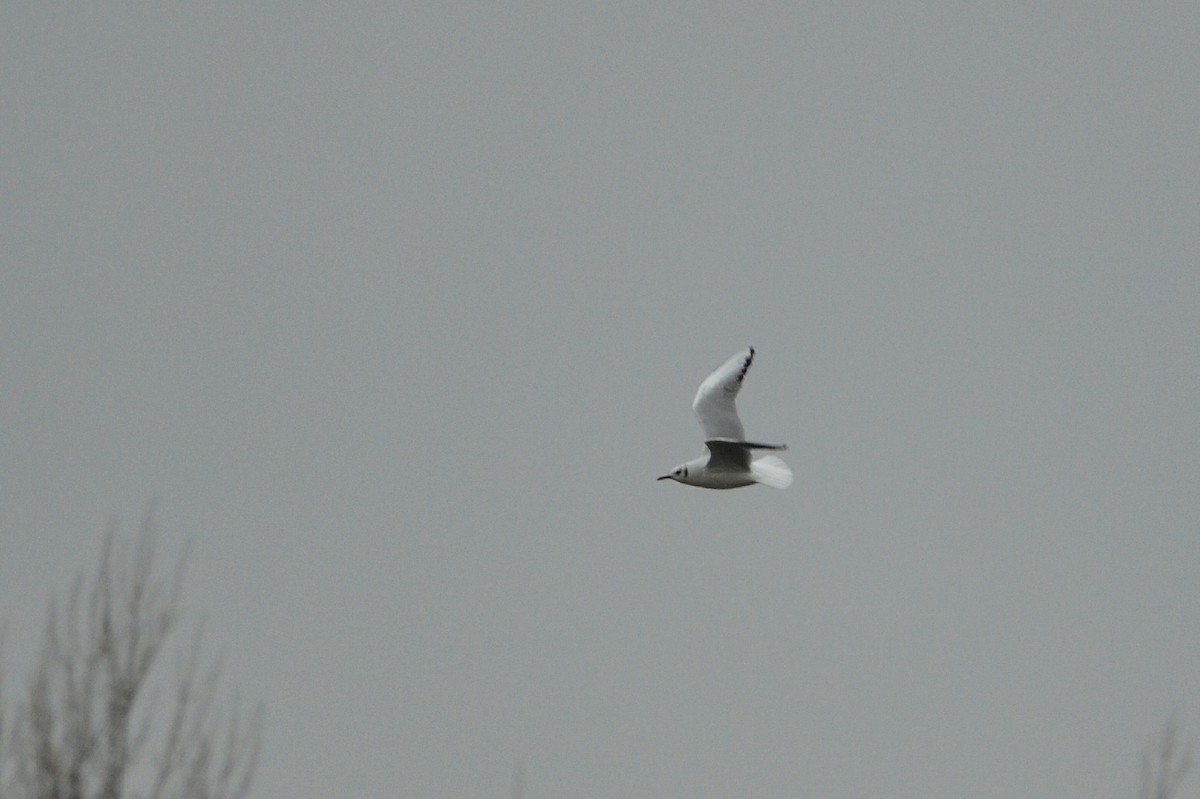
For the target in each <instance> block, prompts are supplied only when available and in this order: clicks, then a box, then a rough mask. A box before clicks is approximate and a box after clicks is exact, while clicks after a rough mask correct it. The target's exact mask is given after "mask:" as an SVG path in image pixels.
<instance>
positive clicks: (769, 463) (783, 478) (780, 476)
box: [750, 455, 792, 488]
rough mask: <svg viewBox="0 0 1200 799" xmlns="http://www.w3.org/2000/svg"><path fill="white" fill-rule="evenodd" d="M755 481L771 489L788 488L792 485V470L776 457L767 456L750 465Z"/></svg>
mask: <svg viewBox="0 0 1200 799" xmlns="http://www.w3.org/2000/svg"><path fill="white" fill-rule="evenodd" d="M750 472H751V473H752V474H753V475H754V479H755V481H757V482H759V483H762V484H763V485H769V486H770V487H771V488H787V487H788V486H790V485H791V484H792V470H791V469H789V468H788V466H787V464H786V463H784V462H783V461H782V460H780V459H779V458H777V457H775V456H774V455H767V456H764V457H762V458H759V459H758V460H756V461H754V462H753V463H751V464H750Z"/></svg>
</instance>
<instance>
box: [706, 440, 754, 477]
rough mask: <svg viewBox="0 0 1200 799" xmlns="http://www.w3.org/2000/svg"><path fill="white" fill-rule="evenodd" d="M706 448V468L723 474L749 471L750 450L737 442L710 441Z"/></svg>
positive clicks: (707, 442)
mask: <svg viewBox="0 0 1200 799" xmlns="http://www.w3.org/2000/svg"><path fill="white" fill-rule="evenodd" d="M704 443H705V444H706V445H707V446H708V468H709V469H713V470H716V471H723V472H747V471H750V448H749V447H746V446H743V445H742V443H741V442H739V441H721V440H718V439H712V440H709V441H705V442H704Z"/></svg>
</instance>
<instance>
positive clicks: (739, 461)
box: [658, 347, 792, 488]
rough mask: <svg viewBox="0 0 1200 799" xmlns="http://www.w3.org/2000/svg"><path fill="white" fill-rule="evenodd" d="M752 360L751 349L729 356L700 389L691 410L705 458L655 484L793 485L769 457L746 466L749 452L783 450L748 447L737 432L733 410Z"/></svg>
mask: <svg viewBox="0 0 1200 799" xmlns="http://www.w3.org/2000/svg"><path fill="white" fill-rule="evenodd" d="M753 360H754V348H753V347H748V348H747V349H745V350H743V351H742V352H739V353H738V354H737V355H734V356H733V357H732V358H730V359H729V360H728V361H726V362H725V363H723V364H721V366H720V367H719V368H718V369H717V370H716V371H715V372H713V373H712V374H710V375H709V376H708V377H706V378H705V379H704V382H703V383H701V384H700V390H699V391H697V392H696V398H695V399H694V400H692V410H693V411H695V412H696V418H697V419H699V420H700V426H701V427H703V428H704V443H705V445H707V446H708V454H707V455H702V456H700V457H699V458H696V459H695V460H690V461H688V462H687V463H681V464H679V465H678V466H676V467H675V468H674V469H672V470H671V472H670V474H664V475H663V476H662V477H660V478H658V479H659V480H674V481H675V482H677V483H683V484H684V485H689V486H697V487H699V488H740V487H742V486H749V485H754V484H755V483H762V484H763V485H769V486H771V487H772V488H787V487H788V486H790V485H791V484H792V470H791V469H789V468H788V467H787V464H786V463H784V462H783V461H782V460H781V459H779V458H778V457H776V456H774V455H764V456H763V457H761V458H758V459H757V460H753V461H752V460H750V451H751V450H754V449H774V450H782V449H787V445H786V444H758V443H755V442H753V441H747V440H746V436H745V433H743V432H742V420H741V419H739V418H738V415H737V407H736V406H735V405H734V404H733V401H734V399H736V398H737V395H738V391H740V390H741V388H742V381H743V380H745V379H746V372H747V370H749V369H750V363H751V362H752V361H753Z"/></svg>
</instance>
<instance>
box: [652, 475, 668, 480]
mask: <svg viewBox="0 0 1200 799" xmlns="http://www.w3.org/2000/svg"><path fill="white" fill-rule="evenodd" d="M654 479H655V480H670V479H671V475H669V474H664V475H663V476H662V477H655V478H654Z"/></svg>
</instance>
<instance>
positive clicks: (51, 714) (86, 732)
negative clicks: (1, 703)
mask: <svg viewBox="0 0 1200 799" xmlns="http://www.w3.org/2000/svg"><path fill="white" fill-rule="evenodd" d="M183 566H184V558H181V559H180V561H179V564H178V565H177V567H176V569H175V570H174V572H173V573H172V574H171V576H170V577H169V578H167V579H164V578H162V577H160V576H159V574H158V571H157V569H156V560H155V537H154V532H153V524H152V519H151V515H150V514H149V513H148V514H147V516H146V518H145V520H144V521H143V523H142V526H141V530H140V532H139V534H138V536H137V539H136V541H135V542H134V543H133V546H132V548H130V547H128V546H124V545H122V544H121V542H120V541H119V540H118V539H117V535H116V530H115V527H111V528H110V529H109V530H108V532H107V533H106V535H105V538H104V543H103V547H102V549H101V554H100V560H99V565H98V567H97V569H96V571H95V573H94V574H93V575H92V576H91V577H90V578H89V579H85V578H83V577H80V578H79V579H77V580H76V581H75V582H74V583H73V585H72V587H71V589H70V591H69V592H68V594H67V598H66V602H65V603H64V604H63V605H61V606H60V605H59V604H58V603H56V602H52V603H51V605H50V608H49V613H48V617H47V623H46V632H45V638H44V641H43V644H42V652H41V656H40V658H39V660H38V662H37V664H36V666H35V668H34V671H33V674H32V676H31V679H30V681H29V686H28V693H27V696H26V699H25V700H24V702H22V703H19V704H18V705H17V706H16V709H15V714H14V715H13V716H12V717H11V720H8V719H5V717H4V716H2V715H0V795H3V796H4V797H7V798H8V799H122V798H123V797H126V796H130V797H133V796H137V797H143V796H144V797H149V798H150V799H242V797H244V796H245V795H246V794H247V792H248V791H249V787H250V781H251V777H252V775H253V772H254V767H255V764H256V759H257V755H258V742H259V736H260V733H261V711H259V712H256V713H255V714H254V716H253V718H252V720H251V723H250V724H249V725H247V726H245V727H243V726H240V725H239V724H238V720H237V713H236V710H235V709H230V710H229V712H228V717H227V718H225V717H224V716H223V715H222V714H219V713H218V712H217V709H216V707H215V697H216V695H217V682H218V676H219V668H218V667H217V666H213V667H211V668H208V669H204V668H202V666H201V655H200V652H201V637H200V634H199V632H197V633H196V635H195V636H194V637H193V640H192V646H191V649H190V651H189V652H188V655H187V665H186V666H185V667H184V668H183V670H182V672H181V673H180V674H178V675H177V676H176V679H175V682H174V683H173V689H172V691H171V695H172V702H171V706H170V711H169V715H168V716H166V717H165V718H156V716H157V714H156V713H155V712H154V711H155V708H156V703H155V702H153V701H152V697H151V695H150V691H149V686H150V685H151V683H152V682H153V680H152V677H153V674H154V669H155V666H156V665H157V664H158V663H159V662H160V661H161V656H162V654H163V650H164V647H165V646H166V644H167V642H168V640H169V639H170V638H171V636H172V634H173V633H174V632H175V631H176V628H177V627H178V624H179V615H180V593H181V588H182V583H183ZM6 722H8V723H9V724H10V726H8V727H5V726H4V724H5V723H6ZM151 739H159V740H161V741H162V743H161V745H160V746H159V748H158V749H157V751H156V752H155V753H154V754H152V755H150V754H147V753H146V744H147V742H148V741H150V740H151ZM146 775H149V776H148V778H146V779H140V778H143V777H145V776H146ZM134 778H139V781H143V782H147V783H148V784H147V785H146V786H145V787H144V788H142V789H140V790H139V789H131V788H130V787H129V783H130V781H131V780H133V779H134Z"/></svg>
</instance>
